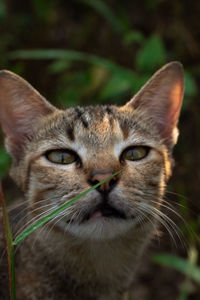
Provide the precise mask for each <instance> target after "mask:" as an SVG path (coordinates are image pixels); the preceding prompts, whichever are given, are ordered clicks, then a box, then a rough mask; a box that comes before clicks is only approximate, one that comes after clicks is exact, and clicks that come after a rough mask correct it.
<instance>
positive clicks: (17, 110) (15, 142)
mask: <svg viewBox="0 0 200 300" xmlns="http://www.w3.org/2000/svg"><path fill="white" fill-rule="evenodd" d="M55 110H56V108H54V107H53V106H52V105H51V104H50V103H49V102H48V101H46V100H45V99H44V98H43V97H42V96H41V95H40V94H39V93H38V92H37V91H36V90H35V89H34V88H33V87H32V86H31V85H30V84H29V83H28V82H27V81H25V80H24V79H23V78H21V77H20V76H18V75H16V74H14V73H12V72H9V71H0V124H1V126H2V129H3V133H4V135H5V145H6V148H7V151H8V153H9V154H10V155H11V156H12V158H14V159H16V160H19V159H20V158H21V157H22V156H23V150H24V146H25V143H26V140H27V139H29V138H30V137H31V136H32V134H33V132H34V128H36V127H38V126H39V124H40V122H41V121H42V120H43V119H44V117H45V116H47V115H49V114H51V113H53V112H54V111H55Z"/></svg>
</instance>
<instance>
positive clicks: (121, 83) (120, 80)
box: [100, 73, 134, 99]
mask: <svg viewBox="0 0 200 300" xmlns="http://www.w3.org/2000/svg"><path fill="white" fill-rule="evenodd" d="M133 81H134V80H133V76H130V77H127V76H123V75H122V74H120V73H115V74H113V76H112V77H111V78H110V80H109V81H108V83H106V85H105V86H104V87H103V88H102V91H101V92H100V99H108V98H113V97H115V96H116V95H118V94H122V93H124V92H126V91H128V90H130V89H131V88H132V86H133Z"/></svg>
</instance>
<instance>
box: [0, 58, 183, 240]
mask: <svg viewBox="0 0 200 300" xmlns="http://www.w3.org/2000/svg"><path fill="white" fill-rule="evenodd" d="M183 89H184V79H183V69H182V66H181V64H180V63H178V62H172V63H169V64H167V65H166V66H164V67H163V68H162V69H160V70H159V71H158V72H157V73H155V75H154V76H153V77H152V78H151V79H150V80H149V81H148V82H147V83H146V84H145V85H144V86H143V88H142V89H141V90H140V91H139V92H138V93H137V94H136V95H135V96H134V97H133V98H132V99H131V100H130V101H129V102H128V103H127V104H125V105H124V106H121V107H117V106H114V105H108V106H88V107H76V108H70V109H67V110H59V109H57V108H55V107H54V106H52V105H51V104H50V103H49V102H47V101H46V100H45V99H44V98H43V97H42V96H41V95H40V94H39V93H38V92H37V91H36V90H35V89H34V88H33V87H32V86H30V85H29V84H28V83H27V82H26V81H24V80H23V79H22V78H20V77H19V76H17V75H15V74H13V73H11V72H9V71H1V72H0V123H1V125H2V129H3V133H4V135H5V145H6V149H7V151H8V153H9V154H10V155H11V157H12V159H13V165H12V168H11V176H12V177H13V179H14V180H15V181H16V182H17V184H18V185H19V186H20V187H21V188H22V190H23V191H24V192H25V193H26V196H27V197H28V199H29V203H30V205H31V206H32V208H34V206H35V205H36V206H38V204H39V203H42V205H43V204H44V203H45V205H49V210H50V211H51V209H52V210H53V209H55V208H56V207H58V206H59V205H61V204H63V203H64V202H66V201H68V200H70V199H71V198H72V197H74V196H76V195H78V194H80V193H81V192H83V191H84V190H86V189H88V188H89V187H91V186H92V185H94V184H95V183H98V182H100V181H101V180H103V179H105V178H107V177H108V176H110V175H112V174H113V173H115V172H117V171H119V170H121V173H120V174H118V175H117V176H115V177H113V178H112V179H110V180H109V181H107V182H106V183H104V184H103V185H101V186H100V187H99V188H98V189H96V190H94V191H92V192H91V193H89V194H88V195H87V196H85V197H83V198H81V199H80V200H79V201H77V202H76V203H74V204H73V205H72V206H71V207H70V208H69V210H68V211H67V212H66V213H65V215H64V216H62V218H61V220H60V222H58V226H59V227H60V228H61V229H62V230H64V231H65V230H66V231H70V232H72V233H73V234H75V235H78V236H79V235H81V236H84V237H91V236H94V237H96V236H100V235H101V236H108V237H113V236H115V235H116V234H117V233H116V232H118V234H120V233H121V232H123V231H126V230H128V229H129V228H132V227H134V226H136V225H138V223H139V222H140V221H141V220H143V219H144V220H145V222H147V223H148V218H149V215H151V214H152V215H153V214H155V209H157V208H158V207H159V205H160V203H161V201H162V196H163V193H164V187H165V184H166V182H167V180H168V178H169V176H170V173H171V155H172V149H173V146H174V145H175V143H176V141H177V137H178V130H177V123H178V117H179V113H180V108H181V103H182V97H183ZM149 201H151V203H150V204H149ZM39 205H40V204H39ZM42 205H41V210H43V208H42ZM145 205H146V206H145ZM148 205H149V206H148ZM150 206H151V207H154V212H153V211H152V210H150ZM113 226H118V227H116V228H115V230H113ZM80 228H81V230H80Z"/></svg>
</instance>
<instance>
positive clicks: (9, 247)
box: [0, 182, 16, 300]
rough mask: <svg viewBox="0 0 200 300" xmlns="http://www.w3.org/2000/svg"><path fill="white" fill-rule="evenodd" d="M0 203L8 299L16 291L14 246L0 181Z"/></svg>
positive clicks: (13, 296)
mask: <svg viewBox="0 0 200 300" xmlns="http://www.w3.org/2000/svg"><path fill="white" fill-rule="evenodd" d="M0 203H1V206H2V212H3V229H4V236H5V241H6V252H7V258H8V273H9V289H10V299H11V300H15V299H16V293H15V256H14V246H13V243H12V233H11V228H10V223H9V219H8V214H7V210H6V205H5V200H4V195H3V191H2V185H1V182H0Z"/></svg>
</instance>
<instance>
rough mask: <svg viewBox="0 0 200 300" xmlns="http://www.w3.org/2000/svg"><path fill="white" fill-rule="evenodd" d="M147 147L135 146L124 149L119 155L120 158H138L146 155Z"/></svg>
mask: <svg viewBox="0 0 200 300" xmlns="http://www.w3.org/2000/svg"><path fill="white" fill-rule="evenodd" d="M148 152H149V147H145V146H135V147H131V148H128V149H126V150H125V151H124V152H123V153H122V156H121V159H122V160H132V161H133V160H139V159H142V158H144V157H146V156H147V154H148Z"/></svg>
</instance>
